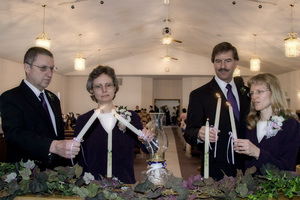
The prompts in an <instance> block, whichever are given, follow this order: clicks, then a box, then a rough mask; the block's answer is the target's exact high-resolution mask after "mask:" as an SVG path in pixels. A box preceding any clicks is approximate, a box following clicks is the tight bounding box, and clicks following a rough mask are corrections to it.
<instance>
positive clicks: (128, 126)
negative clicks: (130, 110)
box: [112, 110, 144, 137]
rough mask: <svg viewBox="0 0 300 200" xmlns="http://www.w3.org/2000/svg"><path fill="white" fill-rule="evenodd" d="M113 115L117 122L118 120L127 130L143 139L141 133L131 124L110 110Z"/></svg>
mask: <svg viewBox="0 0 300 200" xmlns="http://www.w3.org/2000/svg"><path fill="white" fill-rule="evenodd" d="M112 113H113V115H114V116H115V118H116V119H117V120H119V121H120V122H122V123H123V124H124V125H125V126H126V127H127V128H129V129H130V130H132V131H133V132H134V133H135V134H137V135H138V136H140V137H143V136H144V134H143V132H142V131H140V130H138V129H137V128H135V127H134V126H133V125H132V124H130V123H129V122H128V121H127V120H126V119H124V118H123V117H121V116H120V115H119V114H118V113H117V112H116V111H115V110H112Z"/></svg>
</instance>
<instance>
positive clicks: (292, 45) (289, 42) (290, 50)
mask: <svg viewBox="0 0 300 200" xmlns="http://www.w3.org/2000/svg"><path fill="white" fill-rule="evenodd" d="M290 6H291V19H292V20H291V32H290V33H288V34H287V35H288V38H286V39H284V50H285V56H286V57H297V56H299V38H298V37H297V33H294V32H293V7H294V4H290Z"/></svg>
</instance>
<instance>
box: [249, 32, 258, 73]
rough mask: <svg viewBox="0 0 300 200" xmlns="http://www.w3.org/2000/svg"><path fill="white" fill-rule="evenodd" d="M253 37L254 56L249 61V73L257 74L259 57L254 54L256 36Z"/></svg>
mask: <svg viewBox="0 0 300 200" xmlns="http://www.w3.org/2000/svg"><path fill="white" fill-rule="evenodd" d="M253 35H254V54H253V55H252V57H251V59H250V71H252V72H258V71H260V58H259V55H258V54H257V53H256V36H257V35H256V34H253Z"/></svg>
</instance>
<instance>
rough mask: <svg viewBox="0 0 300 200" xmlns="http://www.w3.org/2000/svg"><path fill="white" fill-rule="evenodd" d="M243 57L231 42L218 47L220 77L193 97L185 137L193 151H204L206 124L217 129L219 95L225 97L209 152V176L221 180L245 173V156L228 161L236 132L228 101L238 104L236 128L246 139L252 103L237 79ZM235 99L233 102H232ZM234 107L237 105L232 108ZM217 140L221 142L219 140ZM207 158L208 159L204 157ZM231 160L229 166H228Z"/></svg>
mask: <svg viewBox="0 0 300 200" xmlns="http://www.w3.org/2000/svg"><path fill="white" fill-rule="evenodd" d="M238 61H239V56H238V52H237V49H236V48H235V47H234V46H232V45H231V44H230V43H228V42H222V43H219V44H217V45H216V46H215V47H214V49H213V51H212V55H211V62H212V63H213V66H214V69H215V73H216V75H215V76H214V78H213V79H212V80H211V81H210V82H208V83H207V84H205V85H203V86H201V87H199V88H197V89H195V90H194V91H192V92H191V93H190V100H189V106H188V111H187V125H186V130H185V133H184V137H185V140H186V142H188V143H189V144H190V145H191V146H192V147H193V148H196V149H199V150H201V151H204V140H205V123H206V120H207V118H209V123H210V125H214V124H213V123H214V121H215V113H216V106H217V101H218V98H217V97H216V93H218V94H219V95H220V96H221V100H222V104H221V113H220V123H219V128H218V129H219V130H218V132H217V133H218V135H216V131H215V130H214V129H210V131H209V141H210V144H211V147H212V150H210V152H209V176H210V177H212V178H214V179H216V180H220V179H222V178H223V177H224V174H226V175H227V176H235V175H236V171H237V169H243V163H244V161H243V158H242V157H243V156H240V155H239V154H234V160H233V159H232V155H231V153H229V156H228V157H229V159H227V155H228V154H227V151H228V152H232V151H231V149H230V150H228V147H227V146H228V141H229V139H230V135H229V133H230V132H231V131H232V128H231V123H230V117H229V109H228V105H227V104H226V102H227V101H229V100H230V99H231V100H234V101H233V103H234V102H235V108H236V109H235V110H236V112H235V115H234V117H235V120H234V121H235V126H236V129H237V135H238V137H239V138H240V137H243V134H244V128H245V118H246V116H247V114H248V111H249V104H250V99H249V97H248V96H247V92H246V90H247V89H248V88H247V87H245V86H244V85H243V84H242V82H241V81H236V79H234V78H233V72H234V70H235V68H236V67H237V64H238ZM229 97H231V98H229ZM232 105H233V104H232ZM216 137H217V138H216ZM216 139H217V152H216V157H214V153H215V152H214V149H215V140H216ZM203 157H204V156H203ZM203 157H202V159H201V165H202V167H201V174H202V175H203V173H204V159H203ZM228 160H229V162H228Z"/></svg>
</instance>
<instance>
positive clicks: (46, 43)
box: [35, 5, 50, 50]
mask: <svg viewBox="0 0 300 200" xmlns="http://www.w3.org/2000/svg"><path fill="white" fill-rule="evenodd" d="M42 7H43V8H44V15H43V32H42V33H41V34H39V36H38V37H37V38H36V39H35V45H36V46H38V47H43V48H45V49H48V50H50V39H49V38H48V37H47V34H46V33H45V31H44V30H45V10H46V5H42Z"/></svg>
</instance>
